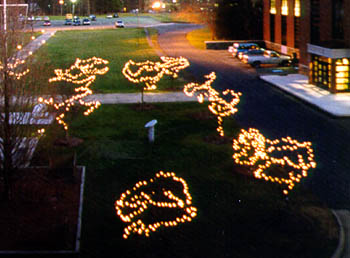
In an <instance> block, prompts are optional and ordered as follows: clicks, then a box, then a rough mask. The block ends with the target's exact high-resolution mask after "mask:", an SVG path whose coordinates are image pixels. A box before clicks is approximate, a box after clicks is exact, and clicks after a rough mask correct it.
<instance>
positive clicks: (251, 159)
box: [232, 128, 316, 195]
mask: <svg viewBox="0 0 350 258" xmlns="http://www.w3.org/2000/svg"><path fill="white" fill-rule="evenodd" d="M232 147H233V149H234V150H235V151H236V153H235V154H234V155H233V159H234V161H235V162H236V163H237V164H239V165H248V166H254V165H257V167H256V170H255V171H254V172H253V176H254V177H255V178H257V179H263V180H265V181H270V182H273V183H278V184H285V185H287V189H284V190H283V193H284V194H285V195H287V194H288V191H290V190H292V189H293V188H294V186H295V184H296V183H299V182H300V180H301V179H302V178H303V177H307V175H308V174H307V171H308V170H309V169H311V168H315V167H316V162H315V161H314V154H313V149H312V148H311V142H298V141H297V140H293V139H292V138H290V137H286V138H281V140H278V139H276V140H274V141H271V140H269V139H266V138H265V137H264V136H263V135H262V134H261V133H260V132H259V130H257V129H253V128H250V129H249V130H248V131H245V130H244V129H242V130H241V133H240V134H239V136H238V139H237V140H236V139H234V140H233V145H232ZM300 149H304V151H306V157H304V156H303V153H302V152H301V151H300ZM284 152H294V153H296V157H297V162H295V161H293V160H292V159H291V157H289V156H282V157H281V158H277V157H274V155H276V154H281V153H283V154H284ZM258 162H259V163H260V164H258ZM271 165H280V166H282V167H284V166H286V165H288V166H289V167H291V168H292V171H290V172H289V173H288V178H283V177H278V176H270V175H268V173H266V170H267V169H268V168H269V167H271Z"/></svg>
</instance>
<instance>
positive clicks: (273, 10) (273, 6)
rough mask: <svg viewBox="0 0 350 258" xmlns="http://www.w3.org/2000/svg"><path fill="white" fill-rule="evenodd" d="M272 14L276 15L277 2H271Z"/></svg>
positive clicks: (271, 0) (274, 0)
mask: <svg viewBox="0 0 350 258" xmlns="http://www.w3.org/2000/svg"><path fill="white" fill-rule="evenodd" d="M270 13H271V14H276V0H270Z"/></svg>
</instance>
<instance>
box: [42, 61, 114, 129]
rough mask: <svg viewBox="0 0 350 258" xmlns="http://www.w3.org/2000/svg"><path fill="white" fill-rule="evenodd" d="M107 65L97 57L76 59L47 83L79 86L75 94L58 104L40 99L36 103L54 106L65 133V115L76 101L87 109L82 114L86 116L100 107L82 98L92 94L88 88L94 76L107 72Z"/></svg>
mask: <svg viewBox="0 0 350 258" xmlns="http://www.w3.org/2000/svg"><path fill="white" fill-rule="evenodd" d="M108 63H109V62H108V61H107V60H104V59H102V58H98V57H92V58H89V59H84V60H81V59H79V58H77V59H76V61H75V63H74V64H73V65H72V66H71V67H70V68H69V69H66V70H64V71H63V70H62V69H56V70H55V71H54V72H55V74H56V77H53V78H51V79H49V82H50V83H51V82H58V81H66V82H69V83H72V84H74V85H81V86H80V87H77V88H75V89H74V91H75V92H76V93H77V94H75V95H73V96H71V97H70V98H69V99H66V100H64V101H61V102H59V103H54V99H53V98H50V99H48V100H46V99H44V98H42V97H40V98H39V99H38V102H39V103H45V104H48V105H52V106H54V108H55V109H56V110H57V111H58V114H57V116H56V120H57V122H58V123H59V124H62V125H63V128H64V129H65V130H66V131H67V130H68V124H67V123H66V122H65V121H64V117H65V113H66V112H68V111H70V108H71V107H72V106H74V105H75V103H76V102H77V101H79V104H80V105H82V106H86V107H88V109H87V110H86V111H85V112H84V115H86V116H87V115H89V114H90V113H92V112H93V111H94V110H95V109H97V108H98V107H99V106H100V105H101V103H100V102H99V101H88V102H85V101H84V100H83V98H85V97H86V96H88V95H91V94H92V90H91V89H90V88H89V87H90V85H91V84H92V83H93V82H94V81H95V80H96V75H103V74H106V73H107V72H108V70H109V68H108V66H107V64H108Z"/></svg>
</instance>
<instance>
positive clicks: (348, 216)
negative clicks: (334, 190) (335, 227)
mask: <svg viewBox="0 0 350 258" xmlns="http://www.w3.org/2000/svg"><path fill="white" fill-rule="evenodd" d="M333 212H334V215H335V216H336V218H337V220H338V224H339V226H340V232H339V244H338V248H337V250H336V251H335V252H334V254H333V256H332V257H331V258H350V211H348V210H333Z"/></svg>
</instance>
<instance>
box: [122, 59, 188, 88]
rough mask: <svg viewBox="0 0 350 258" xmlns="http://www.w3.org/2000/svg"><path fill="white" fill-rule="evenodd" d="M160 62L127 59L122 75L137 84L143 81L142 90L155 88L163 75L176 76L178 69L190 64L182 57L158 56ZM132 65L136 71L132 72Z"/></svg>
mask: <svg viewBox="0 0 350 258" xmlns="http://www.w3.org/2000/svg"><path fill="white" fill-rule="evenodd" d="M160 59H161V60H162V62H153V61H149V60H148V61H145V62H138V63H137V62H134V61H133V60H129V61H128V62H126V63H125V65H124V68H123V70H122V73H123V75H124V76H125V78H127V79H128V80H129V81H130V82H132V83H135V84H139V83H144V84H145V86H144V87H143V89H144V90H155V89H156V88H157V83H158V82H159V81H160V79H161V78H162V77H163V76H164V75H169V76H172V77H173V78H177V77H178V73H179V72H180V70H182V69H185V68H186V67H188V66H189V65H190V64H189V62H188V60H187V59H186V58H184V57H165V56H162V57H160ZM133 67H136V71H135V72H133V69H132V68H133Z"/></svg>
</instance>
